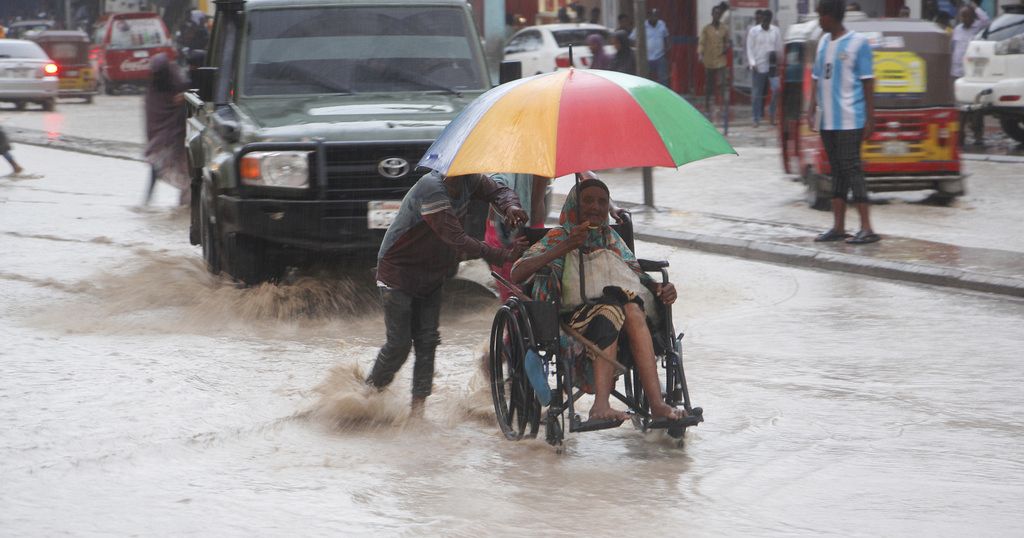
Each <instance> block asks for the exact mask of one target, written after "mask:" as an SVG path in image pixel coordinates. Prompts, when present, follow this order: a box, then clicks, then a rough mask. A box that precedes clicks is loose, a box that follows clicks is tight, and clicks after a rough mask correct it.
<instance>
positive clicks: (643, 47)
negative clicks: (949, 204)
mask: <svg viewBox="0 0 1024 538" xmlns="http://www.w3.org/2000/svg"><path fill="white" fill-rule="evenodd" d="M633 13H634V14H633V18H634V21H633V24H634V25H635V26H636V68H637V69H636V72H637V74H638V75H640V76H641V77H644V78H647V76H648V74H650V72H651V71H650V66H649V65H648V63H647V1H646V0H635V3H634V4H633ZM642 174H643V175H642V177H643V182H644V205H645V206H647V207H654V177H653V175H652V174H651V168H650V167H649V166H645V167H644V168H643V172H642Z"/></svg>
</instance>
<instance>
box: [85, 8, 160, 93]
mask: <svg viewBox="0 0 1024 538" xmlns="http://www.w3.org/2000/svg"><path fill="white" fill-rule="evenodd" d="M161 52H162V53H165V54H167V56H168V57H170V58H171V59H172V60H173V59H174V57H175V51H174V43H173V41H172V39H171V33H170V32H169V31H167V26H166V25H164V21H163V20H162V19H161V18H160V16H159V15H157V14H156V13H115V14H113V15H110V16H109V17H107V18H105V19H101V20H100V21H99V24H98V25H97V28H96V34H95V46H94V48H93V50H92V55H91V56H92V60H93V62H94V63H95V66H96V72H97V73H99V77H100V81H101V82H102V84H103V89H104V91H105V92H106V93H107V95H114V94H115V93H117V92H118V91H119V90H120V88H121V87H123V86H141V85H144V84H146V83H147V82H148V81H149V75H150V72H149V59H150V58H151V57H153V56H155V55H157V54H159V53H161Z"/></svg>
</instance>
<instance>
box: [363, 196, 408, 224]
mask: <svg viewBox="0 0 1024 538" xmlns="http://www.w3.org/2000/svg"><path fill="white" fill-rule="evenodd" d="M401 207H402V201H401V200H384V201H379V202H367V203H366V227H367V228H369V229H371V230H387V229H388V226H391V223H392V222H395V216H396V215H398V210H399V208H401Z"/></svg>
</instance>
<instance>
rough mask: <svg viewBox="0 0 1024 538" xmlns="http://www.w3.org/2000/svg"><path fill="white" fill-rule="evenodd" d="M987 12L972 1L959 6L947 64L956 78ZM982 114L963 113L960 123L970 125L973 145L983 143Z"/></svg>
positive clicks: (960, 73) (979, 31)
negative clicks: (951, 49) (951, 50)
mask: <svg viewBox="0 0 1024 538" xmlns="http://www.w3.org/2000/svg"><path fill="white" fill-rule="evenodd" d="M988 21H989V18H988V13H985V10H983V9H981V8H980V7H978V6H976V5H974V4H973V3H968V4H965V5H964V7H962V8H960V24H958V25H956V28H953V58H951V62H952V63H951V64H950V66H949V74H950V75H952V76H953V79H954V80H956V79H958V78H960V77H962V76H964V53H966V52H967V44H968V43H970V41H971V40H972V39H974V37H975V36H976V35H978V34H979V33H981V31H982V30H983V29H984V28H985V25H987V24H988ZM983 119H984V116H983V115H981V114H978V113H976V112H974V113H971V112H968V113H965V114H964V115H963V121H962V123H964V124H967V125H968V126H970V128H971V131H972V132H973V134H974V143H975V145H980V144H983V143H984V142H983V140H982V136H983V131H984V128H983V127H984V126H983V123H982V121H983ZM963 135H964V129H961V130H960V136H961V139H960V141H961V142H963Z"/></svg>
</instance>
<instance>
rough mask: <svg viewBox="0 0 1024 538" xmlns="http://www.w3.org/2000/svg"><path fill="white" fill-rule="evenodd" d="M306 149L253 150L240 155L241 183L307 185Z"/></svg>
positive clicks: (258, 185) (288, 185) (307, 164)
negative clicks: (242, 155)
mask: <svg viewBox="0 0 1024 538" xmlns="http://www.w3.org/2000/svg"><path fill="white" fill-rule="evenodd" d="M309 154H310V152H308V151H253V152H251V153H246V154H245V156H244V157H242V161H241V164H240V166H239V168H240V169H241V177H242V183H245V184H246V185H253V186H257V187H285V188H298V189H302V188H306V187H309Z"/></svg>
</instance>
